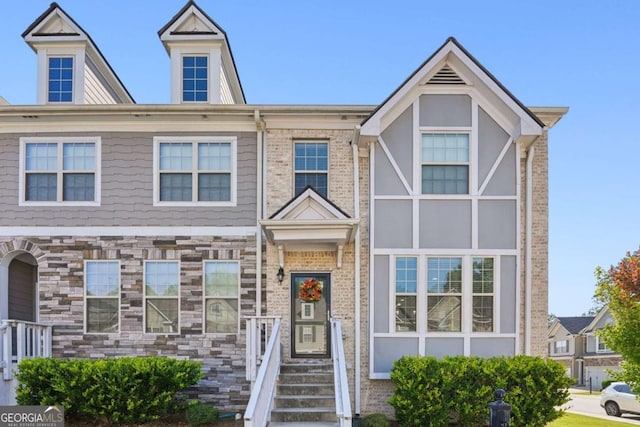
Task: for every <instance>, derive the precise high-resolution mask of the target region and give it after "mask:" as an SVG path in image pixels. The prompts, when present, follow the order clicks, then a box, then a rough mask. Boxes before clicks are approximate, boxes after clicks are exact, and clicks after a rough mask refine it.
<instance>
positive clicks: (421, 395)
mask: <svg viewBox="0 0 640 427" xmlns="http://www.w3.org/2000/svg"><path fill="white" fill-rule="evenodd" d="M391 380H392V382H393V384H394V392H393V395H392V396H391V399H390V400H389V403H390V404H391V405H392V406H393V407H394V409H395V417H396V419H397V420H398V422H399V423H400V425H402V426H405V427H421V426H431V427H438V426H446V425H447V424H449V422H451V421H455V422H456V423H457V425H459V426H465V427H475V426H484V425H485V423H486V420H487V419H488V417H489V411H488V409H487V405H488V404H489V402H491V401H493V400H494V397H493V393H494V391H495V390H496V389H498V388H502V389H504V390H506V392H507V396H506V398H505V402H507V403H509V404H510V405H511V418H512V420H513V421H512V422H513V425H517V426H518V427H541V426H544V425H545V424H546V423H548V422H549V421H552V420H554V419H556V418H558V417H559V416H560V415H561V414H562V411H561V410H558V409H556V408H557V407H559V406H561V405H562V404H564V403H566V402H568V400H569V392H568V390H567V388H568V387H569V386H570V385H571V383H572V381H573V380H572V379H571V378H567V377H566V375H565V370H564V368H563V367H562V365H560V364H559V363H557V362H555V361H552V360H545V359H542V358H537V357H530V356H515V357H496V358H490V359H484V358H479V357H461V356H458V357H445V358H443V359H440V360H438V359H436V358H434V357H403V358H402V359H400V360H397V361H396V362H395V363H394V366H393V369H392V371H391Z"/></svg>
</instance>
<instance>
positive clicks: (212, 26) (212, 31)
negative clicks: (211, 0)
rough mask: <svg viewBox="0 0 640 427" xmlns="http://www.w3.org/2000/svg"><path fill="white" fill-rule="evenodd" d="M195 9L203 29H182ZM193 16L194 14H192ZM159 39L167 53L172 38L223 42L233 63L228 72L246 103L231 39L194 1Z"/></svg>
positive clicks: (171, 20)
mask: <svg viewBox="0 0 640 427" xmlns="http://www.w3.org/2000/svg"><path fill="white" fill-rule="evenodd" d="M192 8H193V11H194V13H195V14H196V15H197V17H198V18H199V19H198V21H200V23H202V25H203V28H200V27H198V26H197V25H195V26H194V27H193V28H192V29H191V30H186V29H180V27H181V24H183V23H184V21H185V20H186V19H187V18H188V17H189V16H188V12H189V10H190V9H192ZM192 15H193V14H192ZM158 37H160V40H162V43H163V44H164V47H165V49H166V50H167V53H169V47H168V46H167V43H166V42H167V41H168V40H170V39H172V38H179V39H181V40H184V39H185V37H194V38H197V39H198V40H201V39H206V40H212V39H215V40H221V41H222V42H223V45H224V47H225V53H227V54H228V57H229V62H230V63H231V68H230V69H229V70H228V71H230V72H231V73H230V74H232V79H233V81H234V83H235V84H236V85H237V90H238V92H239V94H240V97H241V98H242V103H246V98H245V95H244V89H243V88H242V82H241V81H240V76H239V74H238V68H237V67H236V61H235V59H234V57H233V52H232V51H231V45H230V44H229V38H228V37H227V33H226V31H225V30H224V29H223V28H222V27H221V26H220V25H218V23H217V22H216V21H214V20H213V19H211V17H210V16H209V15H207V13H206V12H205V11H204V10H202V9H201V8H200V6H198V5H197V4H196V2H195V1H194V0H189V1H187V3H186V4H185V5H184V6H183V7H182V9H180V10H179V11H178V13H176V14H175V16H174V17H173V18H171V19H170V20H169V22H167V23H166V24H165V25H164V26H163V27H162V28H160V30H158Z"/></svg>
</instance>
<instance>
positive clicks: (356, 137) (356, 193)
mask: <svg viewBox="0 0 640 427" xmlns="http://www.w3.org/2000/svg"><path fill="white" fill-rule="evenodd" d="M359 141H360V125H357V126H356V127H355V128H354V129H353V140H352V141H351V149H352V151H353V217H354V218H355V219H357V220H359V219H360V182H359V181H360V168H359V166H358V160H359V157H358V143H359ZM361 226H362V224H358V228H357V229H356V237H355V248H354V258H355V259H354V263H355V271H354V274H353V277H354V279H353V282H354V291H355V313H354V316H353V317H354V319H355V320H354V323H355V328H354V331H355V333H354V344H355V348H354V358H355V360H354V365H355V366H354V369H355V389H354V400H355V410H354V413H355V415H356V416H360V399H361V397H360V382H361V380H360V227H361Z"/></svg>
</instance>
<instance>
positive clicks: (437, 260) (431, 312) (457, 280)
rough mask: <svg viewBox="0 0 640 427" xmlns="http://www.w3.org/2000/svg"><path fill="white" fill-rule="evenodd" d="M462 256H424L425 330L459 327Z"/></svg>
mask: <svg viewBox="0 0 640 427" xmlns="http://www.w3.org/2000/svg"><path fill="white" fill-rule="evenodd" d="M461 306H462V258H460V257H453V258H445V257H429V258H427V331H430V332H461V331H462V313H461Z"/></svg>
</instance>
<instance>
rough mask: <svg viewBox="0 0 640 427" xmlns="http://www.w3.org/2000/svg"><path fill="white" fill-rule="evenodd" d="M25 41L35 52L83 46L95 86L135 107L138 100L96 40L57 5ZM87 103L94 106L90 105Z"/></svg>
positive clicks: (37, 22)
mask: <svg viewBox="0 0 640 427" xmlns="http://www.w3.org/2000/svg"><path fill="white" fill-rule="evenodd" d="M22 38H23V39H24V40H25V42H27V44H28V45H29V46H30V47H31V48H32V49H33V50H34V51H35V52H38V49H39V48H41V47H44V46H51V45H56V46H83V47H84V49H85V53H86V59H85V67H86V68H87V69H88V70H89V71H90V72H91V73H93V74H94V75H95V79H94V81H92V84H94V85H99V86H100V90H104V91H106V93H108V94H109V95H110V96H111V97H112V98H113V101H114V102H115V103H118V104H134V103H135V100H134V99H133V97H132V96H131V94H130V93H129V91H128V90H127V88H126V87H125V86H124V84H123V83H122V81H121V80H120V78H119V77H118V75H117V74H116V73H115V71H114V70H113V68H112V67H111V65H110V64H109V62H107V60H106V59H105V57H104V55H103V54H102V52H101V51H100V49H98V46H97V45H96V44H95V43H94V41H93V39H92V38H91V36H90V35H89V33H87V32H86V31H85V30H84V29H83V28H82V27H81V26H80V25H79V24H78V23H77V22H76V21H75V20H73V18H71V16H69V14H67V13H66V12H65V11H64V10H63V9H62V8H61V7H60V6H59V5H58V4H57V3H56V2H53V3H51V5H50V6H49V8H48V9H47V10H45V11H44V13H42V15H40V16H39V17H38V18H37V19H36V20H35V21H34V22H33V23H32V24H31V25H30V26H29V27H28V28H27V29H26V30H25V31H24V32H23V33H22ZM85 103H90V102H86V101H85Z"/></svg>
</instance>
